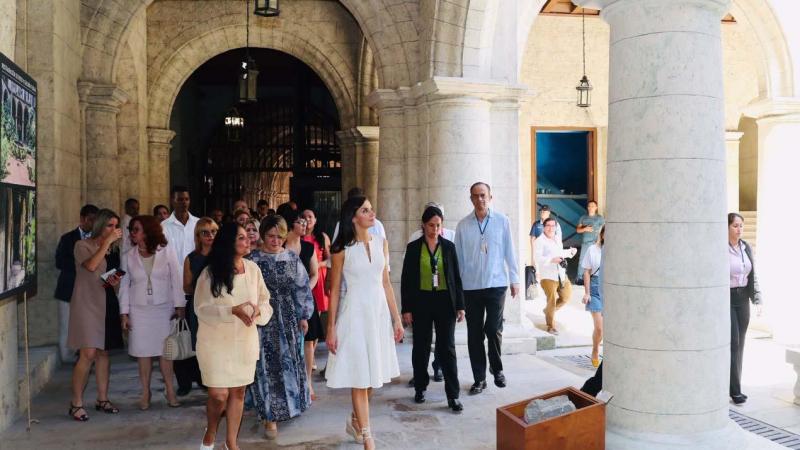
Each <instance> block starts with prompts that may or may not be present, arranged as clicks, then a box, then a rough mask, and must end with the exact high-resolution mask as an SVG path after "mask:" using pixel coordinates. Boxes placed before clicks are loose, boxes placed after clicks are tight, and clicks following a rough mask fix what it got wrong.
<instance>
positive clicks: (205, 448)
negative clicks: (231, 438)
mask: <svg viewBox="0 0 800 450" xmlns="http://www.w3.org/2000/svg"><path fill="white" fill-rule="evenodd" d="M206 431H208V428H206V429H205V430H203V437H202V438H201V439H200V450H214V443H213V442H212V443H211V445H206V444H204V443H203V439H205V437H206ZM226 448H227V447H226Z"/></svg>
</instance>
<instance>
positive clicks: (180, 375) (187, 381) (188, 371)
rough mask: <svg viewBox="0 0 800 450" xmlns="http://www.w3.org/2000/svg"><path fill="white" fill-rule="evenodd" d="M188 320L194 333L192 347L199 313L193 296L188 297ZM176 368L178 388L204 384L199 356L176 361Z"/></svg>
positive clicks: (195, 339)
mask: <svg viewBox="0 0 800 450" xmlns="http://www.w3.org/2000/svg"><path fill="white" fill-rule="evenodd" d="M186 320H187V322H189V330H190V331H191V333H192V349H194V346H195V344H196V343H197V327H198V322H197V315H196V314H195V312H194V301H193V299H192V298H191V297H189V298H187V299H186ZM173 367H174V370H175V378H177V380H178V389H181V388H183V389H185V390H188V389H191V388H192V382H197V384H200V385H202V384H203V380H202V378H201V377H200V366H199V365H198V364H197V358H195V357H194V356H193V357H191V358H189V359H184V360H182V361H175V362H174V363H173Z"/></svg>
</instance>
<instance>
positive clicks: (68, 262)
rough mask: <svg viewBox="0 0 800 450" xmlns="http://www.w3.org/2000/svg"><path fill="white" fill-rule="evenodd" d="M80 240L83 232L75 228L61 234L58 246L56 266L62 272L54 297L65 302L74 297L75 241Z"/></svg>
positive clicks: (59, 275)
mask: <svg viewBox="0 0 800 450" xmlns="http://www.w3.org/2000/svg"><path fill="white" fill-rule="evenodd" d="M80 240H81V232H80V231H79V230H78V229H77V228H75V229H74V230H72V231H70V232H69V233H65V234H64V235H63V236H61V239H59V240H58V247H57V248H56V268H57V269H58V270H60V271H61V273H59V274H58V282H57V283H56V293H55V294H53V297H55V298H57V299H59V300H62V301H65V302H69V300H70V299H71V298H72V288H73V287H75V243H76V242H78V241H80Z"/></svg>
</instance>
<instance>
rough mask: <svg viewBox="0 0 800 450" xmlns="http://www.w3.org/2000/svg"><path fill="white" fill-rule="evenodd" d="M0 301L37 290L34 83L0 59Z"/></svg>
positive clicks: (12, 65)
mask: <svg viewBox="0 0 800 450" xmlns="http://www.w3.org/2000/svg"><path fill="white" fill-rule="evenodd" d="M0 101H1V102H2V103H1V104H0V106H2V109H1V110H0V299H2V298H6V297H8V296H10V295H11V294H14V293H17V292H21V291H22V290H25V289H29V290H32V288H34V287H35V285H36V106H37V105H36V82H35V81H34V80H33V78H31V77H30V76H28V74H26V73H25V72H24V71H23V70H22V69H20V68H19V67H17V66H16V65H15V64H14V63H13V62H11V61H10V60H9V59H8V58H7V57H6V56H5V55H3V54H0Z"/></svg>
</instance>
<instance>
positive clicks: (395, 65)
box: [340, 0, 424, 89]
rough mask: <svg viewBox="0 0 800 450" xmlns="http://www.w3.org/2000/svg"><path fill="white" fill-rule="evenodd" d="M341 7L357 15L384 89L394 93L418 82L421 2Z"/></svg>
mask: <svg viewBox="0 0 800 450" xmlns="http://www.w3.org/2000/svg"><path fill="white" fill-rule="evenodd" d="M340 3H341V4H342V5H343V6H344V7H345V8H346V9H347V10H348V11H349V12H350V14H352V15H353V18H354V19H355V20H356V22H357V23H358V25H359V27H361V30H362V32H363V33H364V37H365V38H366V39H367V42H369V45H370V46H371V47H372V49H373V51H374V55H375V64H376V65H377V70H378V82H379V84H380V87H381V88H386V89H393V88H397V87H400V86H411V85H412V84H413V83H414V82H415V81H417V77H416V76H414V73H413V71H412V68H413V67H417V65H418V64H419V62H420V52H419V45H420V39H419V38H420V33H419V28H420V24H419V23H418V22H419V20H421V17H420V14H419V5H418V4H417V2H397V1H394V2H387V0H340ZM387 3H391V4H390V5H388V4H387ZM422 20H424V19H422ZM422 62H423V63H424V61H422Z"/></svg>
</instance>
